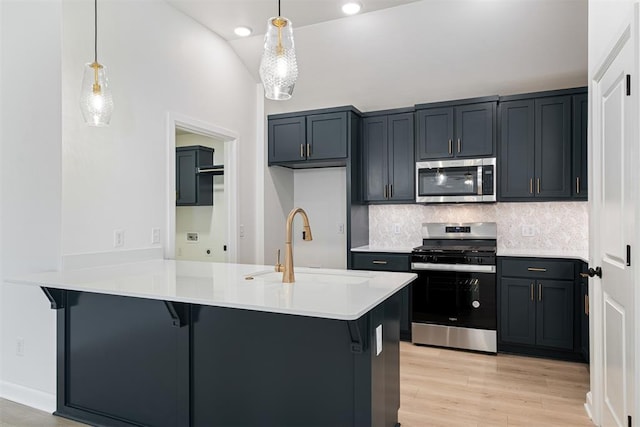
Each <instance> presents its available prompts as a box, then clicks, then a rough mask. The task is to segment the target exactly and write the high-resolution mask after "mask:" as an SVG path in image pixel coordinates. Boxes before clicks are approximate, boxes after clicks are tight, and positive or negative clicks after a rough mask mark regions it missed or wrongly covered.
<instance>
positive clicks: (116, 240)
mask: <svg viewBox="0 0 640 427" xmlns="http://www.w3.org/2000/svg"><path fill="white" fill-rule="evenodd" d="M122 246H124V230H121V229H117V230H113V247H114V248H120V247H122Z"/></svg>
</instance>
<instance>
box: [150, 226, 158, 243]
mask: <svg viewBox="0 0 640 427" xmlns="http://www.w3.org/2000/svg"><path fill="white" fill-rule="evenodd" d="M159 243H160V229H159V228H152V229H151V244H152V245H157V244H159Z"/></svg>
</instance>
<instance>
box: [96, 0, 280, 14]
mask: <svg viewBox="0 0 640 427" xmlns="http://www.w3.org/2000/svg"><path fill="white" fill-rule="evenodd" d="M96 1H98V0H96ZM278 16H282V15H280V0H278Z"/></svg>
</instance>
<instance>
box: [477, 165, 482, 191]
mask: <svg viewBox="0 0 640 427" xmlns="http://www.w3.org/2000/svg"><path fill="white" fill-rule="evenodd" d="M482 194H483V192H482V166H478V195H479V196H482Z"/></svg>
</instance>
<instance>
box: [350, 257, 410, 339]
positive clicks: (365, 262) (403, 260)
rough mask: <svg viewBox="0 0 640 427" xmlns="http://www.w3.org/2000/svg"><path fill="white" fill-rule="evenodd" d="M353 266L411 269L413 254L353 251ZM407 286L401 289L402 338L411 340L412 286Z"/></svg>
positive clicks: (356, 267) (360, 267)
mask: <svg viewBox="0 0 640 427" xmlns="http://www.w3.org/2000/svg"><path fill="white" fill-rule="evenodd" d="M351 259H352V268H353V269H354V270H373V271H399V272H410V271H411V255H410V254H404V253H387V252H352V254H351ZM412 286H413V285H412V284H411V285H409V286H405V287H404V288H403V289H402V290H401V291H400V298H401V300H400V339H401V340H403V341H411V307H412V305H411V297H412V292H411V287H412Z"/></svg>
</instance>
